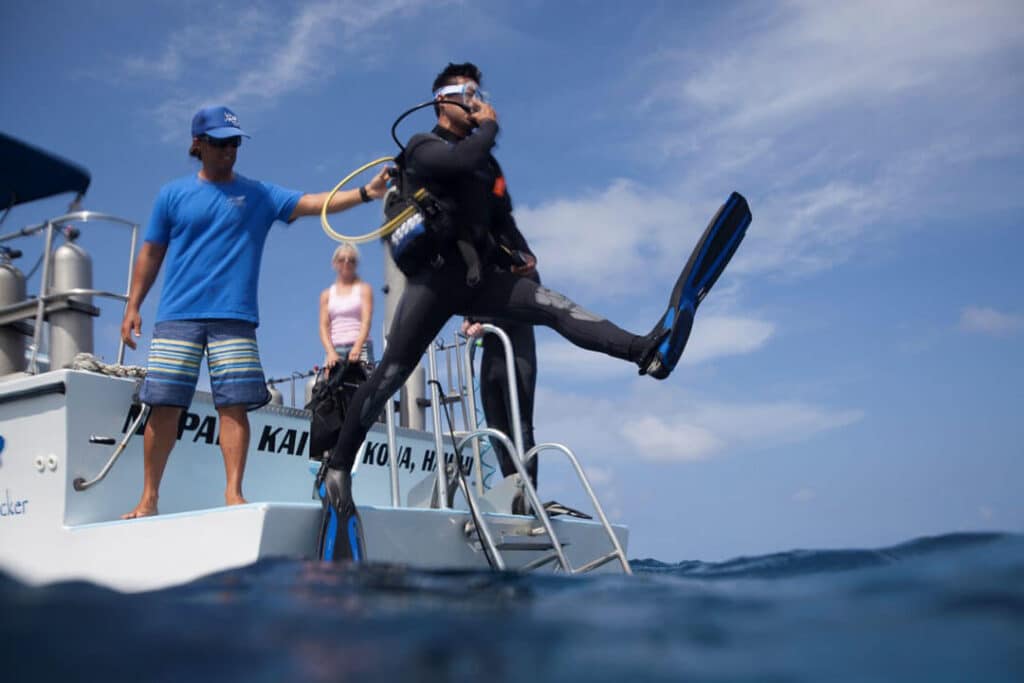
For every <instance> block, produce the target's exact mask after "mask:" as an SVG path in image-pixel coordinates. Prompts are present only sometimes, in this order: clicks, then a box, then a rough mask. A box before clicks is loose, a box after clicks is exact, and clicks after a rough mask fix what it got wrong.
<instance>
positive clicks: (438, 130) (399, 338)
mask: <svg viewBox="0 0 1024 683" xmlns="http://www.w3.org/2000/svg"><path fill="white" fill-rule="evenodd" d="M479 87H480V70H479V69H478V68H477V67H476V66H474V65H473V64H468V63H467V64H449V65H448V66H447V67H446V68H445V69H444V71H442V72H441V74H440V75H438V77H437V78H436V79H435V81H434V98H435V103H436V104H435V108H434V109H435V112H436V113H437V126H436V127H435V128H434V129H433V131H432V132H430V133H420V134H417V135H414V136H413V137H412V139H410V140H409V143H408V145H407V147H406V148H405V151H404V152H403V154H402V156H403V157H404V158H403V159H402V161H401V162H399V165H400V166H401V167H402V168H403V169H404V170H403V173H402V179H401V182H402V183H403V185H405V186H404V187H402V188H401V190H402V194H403V195H404V196H412V195H413V194H414V193H415V192H416V191H417V190H419V189H421V188H423V189H426V190H427V191H429V193H430V194H431V195H433V196H434V197H435V198H437V200H438V201H439V202H440V203H441V204H442V205H444V206H445V207H447V220H448V221H449V222H450V225H451V226H454V228H455V229H456V233H457V234H456V237H455V238H454V239H452V240H450V241H449V242H447V243H443V244H440V245H438V246H437V252H436V253H435V254H434V255H433V256H432V257H431V258H430V259H426V260H424V262H423V264H422V265H421V266H420V267H419V268H418V270H415V271H414V272H406V276H407V278H408V279H407V284H406V287H405V291H404V293H403V295H402V298H401V299H400V301H399V302H398V305H397V307H396V309H395V313H394V317H393V319H392V322H391V329H390V332H389V334H388V344H387V347H386V349H385V351H384V355H383V357H382V358H381V361H380V364H379V365H378V366H377V367H376V369H375V370H374V371H373V373H372V374H371V375H370V377H369V379H368V380H367V381H366V382H365V383H364V384H363V385H362V386H361V387H360V388H359V390H358V391H357V392H356V394H355V396H354V397H353V398H352V401H351V403H350V404H349V410H348V412H347V414H346V416H345V423H344V424H343V425H342V428H341V433H340V435H339V437H338V442H337V444H336V445H335V447H334V449H333V451H332V452H331V455H330V458H329V459H328V460H326V461H325V468H324V469H322V471H321V474H320V475H319V477H318V488H319V492H320V496H321V499H322V501H323V504H324V510H325V517H324V524H323V525H322V528H321V532H320V543H319V545H320V549H321V552H320V556H321V558H323V559H327V560H332V559H346V558H352V559H361V558H362V553H363V546H362V541H361V531H360V522H359V517H358V513H357V512H356V508H355V504H354V502H353V500H352V496H351V474H350V473H351V470H352V465H353V463H354V461H355V457H356V453H357V451H358V450H359V447H360V445H361V444H362V443H363V440H364V439H365V438H366V433H367V431H369V429H370V426H371V425H372V424H373V422H374V421H375V419H376V417H377V415H379V414H380V411H381V410H382V409H383V407H384V405H385V404H386V402H387V400H388V398H389V397H390V396H392V395H393V394H394V393H395V391H397V390H398V388H399V387H401V386H402V384H403V383H404V382H405V380H406V379H407V378H408V377H409V375H410V374H411V373H412V371H413V369H414V368H415V367H416V365H417V363H418V362H419V360H420V358H421V357H422V355H423V352H424V351H425V350H426V349H427V347H428V345H429V344H430V342H431V340H433V339H434V338H435V337H436V336H437V334H438V333H439V332H440V331H441V329H442V328H443V327H444V325H445V323H446V322H447V321H448V320H449V319H450V318H451V317H452V316H455V315H463V316H466V317H468V318H471V319H479V318H499V319H501V320H502V321H511V322H513V323H521V324H525V325H546V326H548V327H551V328H552V329H554V330H555V331H556V332H558V333H559V334H560V335H562V336H563V337H565V338H566V339H568V340H569V341H570V342H572V343H573V344H575V345H576V346H579V347H581V348H584V349H588V350H592V351H599V352H601V353H605V354H607V355H609V356H613V357H615V358H621V359H623V360H627V361H630V362H633V363H636V364H637V365H638V366H639V368H640V373H641V374H650V375H652V376H653V377H655V378H657V379H664V378H665V377H667V376H668V375H669V373H670V372H671V371H672V369H673V367H674V366H675V363H676V361H677V360H678V357H679V354H681V353H682V348H683V346H684V345H685V343H686V339H687V338H688V337H689V332H690V327H691V325H692V321H693V313H694V312H695V310H696V307H697V305H698V304H699V302H700V300H701V299H702V298H703V296H704V295H705V294H706V293H707V290H708V289H710V287H711V285H712V284H713V283H714V280H715V279H716V278H717V277H718V275H719V274H720V273H721V270H722V269H724V267H725V264H726V263H727V262H728V260H729V257H731V256H732V253H733V252H734V251H735V248H736V246H737V245H738V243H739V240H740V239H742V235H743V232H744V231H745V229H746V225H747V224H748V223H749V212H748V211H747V212H746V213H745V216H746V218H745V220H746V222H745V223H744V222H742V221H741V220H740V219H739V218H738V217H737V216H738V215H739V213H740V212H739V211H738V210H734V208H728V207H740V208H742V210H743V211H746V202H745V201H744V200H743V199H742V197H740V196H739V195H737V194H734V195H733V197H731V198H730V200H729V201H730V202H731V204H730V203H727V205H726V206H725V207H723V209H722V210H721V211H719V214H717V215H716V217H715V218H714V219H712V225H710V226H708V230H707V231H706V232H705V235H704V238H702V240H701V242H700V243H699V244H698V246H697V250H695V252H694V254H693V255H692V256H691V258H690V261H689V262H688V263H687V266H686V268H685V269H684V271H683V273H682V274H681V275H680V279H679V280H678V281H677V283H676V287H675V290H674V291H673V294H672V297H671V299H670V301H669V308H668V310H667V311H666V313H665V315H664V316H662V318H661V319H660V320H659V321H658V322H657V323H656V324H655V326H654V328H653V329H652V330H651V331H650V332H649V333H648V334H646V335H636V334H632V333H630V332H627V331H625V330H623V329H622V328H620V327H618V326H616V325H615V324H613V323H611V322H609V321H608V320H606V319H604V318H602V317H600V316H598V315H595V314H594V313H591V312H590V311H587V310H585V309H583V308H581V307H580V306H579V305H577V304H576V303H574V302H573V301H571V300H570V299H568V298H567V297H566V296H564V295H562V294H560V293H558V292H555V291H552V290H550V289H547V288H546V287H543V286H541V285H540V284H539V283H538V282H536V281H535V280H533V279H531V278H529V277H523V276H522V275H519V274H516V273H513V272H511V271H510V270H506V269H503V268H501V267H495V266H500V265H501V259H502V258H504V257H502V256H501V254H502V253H505V254H506V255H507V254H508V251H506V250H505V249H501V248H500V245H502V244H504V245H506V246H508V245H515V244H525V240H524V239H523V237H522V234H521V233H519V230H518V229H517V228H516V225H515V222H514V221H512V220H509V219H510V218H511V215H510V212H509V211H508V207H507V206H503V205H502V203H501V202H497V201H495V197H496V196H497V195H498V194H501V193H504V191H505V189H504V179H503V178H502V176H501V170H500V167H499V166H498V164H497V162H496V161H495V160H494V157H493V156H492V155H491V150H492V149H493V147H494V144H495V138H496V137H497V134H498V120H497V114H496V113H495V111H494V109H493V108H492V107H491V106H490V105H489V104H487V103H486V102H484V101H483V98H482V97H481V94H480V92H479ZM456 104H457V105H462V106H454V105H456ZM463 107H466V108H463ZM466 109H469V111H466ZM734 198H735V199H734ZM726 223H727V229H720V227H721V225H722V224H726ZM723 235H724V237H723ZM709 261H710V262H711V264H712V265H710V266H709V267H707V268H706V267H705V265H706V262H709ZM506 265H507V264H506ZM438 466H441V467H443V464H442V463H439V465H438ZM328 548H329V549H330V551H329V552H328V550H327V549H328Z"/></svg>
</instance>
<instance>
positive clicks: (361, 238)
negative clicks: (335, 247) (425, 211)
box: [320, 157, 400, 243]
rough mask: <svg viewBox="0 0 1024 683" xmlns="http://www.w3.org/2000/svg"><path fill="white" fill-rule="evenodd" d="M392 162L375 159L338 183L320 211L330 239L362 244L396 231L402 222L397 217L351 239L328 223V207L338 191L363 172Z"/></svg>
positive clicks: (321, 222) (322, 222)
mask: <svg viewBox="0 0 1024 683" xmlns="http://www.w3.org/2000/svg"><path fill="white" fill-rule="evenodd" d="M391 161H394V157H381V158H380V159H374V160H373V161H371V162H370V163H368V164H363V165H362V166H360V167H359V168H357V169H356V170H354V171H352V172H351V173H349V174H348V175H347V176H345V177H344V178H342V179H341V182H340V183H338V184H337V185H335V186H334V189H333V190H331V191H330V193H329V194H328V195H327V199H326V200H325V201H324V205H323V207H322V208H321V209H320V225H321V226H322V227H323V229H324V232H326V233H327V236H328V237H330V238H331V239H332V240H336V241H338V242H353V243H362V242H369V241H371V240H375V239H377V238H379V237H386V236H387V235H388V233H390V232H392V231H394V229H395V228H396V227H397V226H398V224H399V222H400V221H397V217H396V220H391V221H388V222H387V223H385V224H384V225H382V226H380V227H379V228H377V229H376V230H373V231H371V232H368V233H366V234H365V235H356V236H353V237H350V236H348V235H342V234H341V233H340V232H338V231H336V230H335V229H334V228H332V227H331V224H330V223H329V222H328V221H327V207H328V206H329V205H330V203H331V200H332V199H334V195H336V194H338V190H340V189H341V188H342V187H344V186H345V184H346V183H348V182H349V181H350V180H352V179H353V178H355V177H356V176H357V175H359V174H360V173H362V172H363V171H366V170H367V169H370V168H373V167H374V166H380V165H381V164H386V163H388V162H391Z"/></svg>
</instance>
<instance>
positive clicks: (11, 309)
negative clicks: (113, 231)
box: [0, 211, 139, 375]
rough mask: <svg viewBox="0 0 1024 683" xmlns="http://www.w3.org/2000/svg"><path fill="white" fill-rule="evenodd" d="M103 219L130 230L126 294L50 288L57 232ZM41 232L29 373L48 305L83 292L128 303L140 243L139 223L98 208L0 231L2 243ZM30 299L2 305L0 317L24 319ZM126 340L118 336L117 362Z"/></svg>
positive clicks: (36, 357) (34, 370) (33, 371)
mask: <svg viewBox="0 0 1024 683" xmlns="http://www.w3.org/2000/svg"><path fill="white" fill-rule="evenodd" d="M94 221H96V222H104V223H112V224H115V225H120V226H123V227H127V228H128V229H129V230H130V231H131V244H130V247H129V251H128V278H127V284H126V285H125V291H124V294H120V293H117V292H110V291H107V290H102V289H92V288H85V287H78V288H72V289H67V290H61V291H51V288H52V286H51V283H50V279H51V276H52V273H53V257H54V250H53V240H54V236H55V235H56V233H57V232H58V230H60V229H61V228H63V227H64V226H66V225H67V224H69V223H72V222H74V223H75V224H76V227H77V225H78V224H82V223H91V222H94ZM39 233H44V246H43V262H42V269H43V271H42V277H41V280H40V284H39V294H38V296H37V297H36V299H35V305H34V307H35V315H34V322H33V328H32V342H31V345H30V346H29V350H30V357H29V364H28V372H29V373H30V374H33V375H35V374H38V372H39V363H38V360H39V352H40V345H41V343H42V334H43V322H44V320H45V317H46V313H47V310H48V307H49V306H51V305H52V304H54V303H58V302H69V301H71V297H83V296H98V297H100V298H105V299H113V300H115V301H121V302H124V303H125V306H127V302H128V296H129V295H130V294H131V282H132V270H133V269H134V267H135V248H136V245H137V243H138V234H139V224H138V223H135V222H134V221H131V220H128V219H126V218H120V217H118V216H113V215H111V214H106V213H100V212H97V211H73V212H71V213H67V214H64V215H63V216H58V217H57V218H51V219H49V220H47V221H44V222H43V223H39V224H38V225H32V226H28V227H25V228H22V229H21V230H16V231H14V232H12V233H7V234H5V235H0V243H3V242H7V241H10V240H14V239H20V238H24V237H30V236H32V235H36V234H39ZM31 301H32V300H31V299H27V300H26V301H22V302H16V303H13V304H9V305H7V306H3V307H0V320H2V321H4V322H8V321H7V320H5V318H11V317H12V316H13V317H14V318H15V319H22V318H25V317H29V316H25V315H23V312H24V311H25V307H26V304H27V302H31ZM124 353H125V343H124V340H123V339H119V340H118V347H117V364H118V365H120V364H122V363H124Z"/></svg>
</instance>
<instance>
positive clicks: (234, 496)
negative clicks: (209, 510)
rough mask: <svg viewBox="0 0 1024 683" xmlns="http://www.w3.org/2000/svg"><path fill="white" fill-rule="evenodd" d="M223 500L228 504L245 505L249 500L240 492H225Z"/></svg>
mask: <svg viewBox="0 0 1024 683" xmlns="http://www.w3.org/2000/svg"><path fill="white" fill-rule="evenodd" d="M224 502H225V503H226V504H228V505H245V504H246V503H248V502H249V501H247V500H246V499H245V498H243V497H242V494H240V493H225V494H224Z"/></svg>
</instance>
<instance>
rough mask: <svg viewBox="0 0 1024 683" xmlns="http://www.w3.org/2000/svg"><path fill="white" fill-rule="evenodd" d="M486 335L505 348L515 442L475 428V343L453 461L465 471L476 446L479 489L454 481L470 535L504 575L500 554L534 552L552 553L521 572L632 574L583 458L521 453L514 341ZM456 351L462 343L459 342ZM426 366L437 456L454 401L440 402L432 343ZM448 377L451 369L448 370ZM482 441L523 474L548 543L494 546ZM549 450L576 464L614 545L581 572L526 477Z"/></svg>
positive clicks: (444, 479)
mask: <svg viewBox="0 0 1024 683" xmlns="http://www.w3.org/2000/svg"><path fill="white" fill-rule="evenodd" d="M483 331H484V334H493V335H495V336H497V337H498V339H500V340H501V344H502V348H503V349H504V353H505V370H506V376H507V377H508V392H509V396H508V400H509V408H510V411H511V416H510V417H511V420H510V422H511V425H512V439H510V438H509V436H508V435H507V434H504V433H503V432H500V431H498V430H496V429H490V428H483V429H480V428H476V425H477V424H478V420H477V414H476V392H475V388H474V386H473V355H474V350H475V344H473V343H467V344H466V347H465V353H464V359H463V366H464V370H463V372H461V373H459V377H460V382H461V380H462V379H463V378H464V379H465V385H464V387H460V391H459V392H458V395H459V396H460V397H462V403H463V414H464V420H465V421H466V423H467V424H466V426H467V429H468V434H465V435H464V436H462V438H461V439H459V442H458V443H457V444H453V445H454V446H455V462H454V463H453V466H454V467H460V468H461V456H462V451H463V449H464V448H465V447H466V445H467V444H473V446H474V458H473V463H474V467H475V469H476V484H477V485H476V489H477V491H475V492H474V491H473V490H472V487H470V486H469V485H468V484H467V482H466V481H465V478H464V477H463V476H461V475H460V476H456V477H455V481H456V483H457V485H458V486H459V488H460V490H461V491H462V494H463V496H464V497H465V498H466V502H467V504H468V505H469V508H470V513H471V515H472V517H473V522H472V523H471V524H472V525H473V526H472V528H469V529H467V531H469V532H470V533H472V531H474V530H476V531H477V532H478V534H477V535H478V536H479V539H480V543H481V545H482V546H483V549H484V551H485V552H486V553H487V554H488V556H489V557H490V558H491V562H492V564H493V565H494V567H495V568H496V569H499V570H504V569H506V568H507V567H508V563H507V562H506V561H505V558H504V556H503V554H502V551H503V550H504V551H517V550H518V551H523V550H529V551H536V550H551V551H552V552H551V553H550V554H548V555H544V556H542V557H540V558H537V559H536V560H533V561H531V562H529V563H527V564H525V565H522V566H520V567H518V570H519V571H530V570H533V569H537V568H539V567H543V566H545V565H547V564H550V563H551V562H555V561H557V562H558V566H559V567H560V568H561V570H562V571H564V572H566V573H568V574H582V573H585V572H588V571H592V570H594V569H597V568H598V567H601V566H603V565H605V564H607V563H608V562H611V561H613V560H616V559H617V560H618V561H619V563H620V565H621V566H622V571H623V572H624V573H626V574H632V573H633V571H632V569H631V568H630V566H629V561H628V560H627V558H626V553H625V551H623V549H622V545H621V544H620V543H619V539H618V537H617V536H616V535H615V530H614V529H613V528H612V526H611V524H610V523H609V522H608V518H607V516H606V515H605V513H604V509H603V508H602V507H601V503H600V501H599V500H598V499H597V494H596V493H595V492H594V489H593V487H592V486H591V485H590V481H589V480H588V479H587V476H586V473H585V472H584V471H583V467H582V466H581V465H580V462H579V459H578V458H577V457H576V455H575V454H574V453H573V452H572V450H571V449H570V448H569V447H568V446H565V445H564V444H559V443H543V444H538V445H536V446H534V447H533V448H531V449H530V450H529V452H527V453H525V454H524V453H523V435H522V430H521V427H520V412H519V392H518V388H517V386H516V372H515V356H514V355H513V352H512V342H511V340H510V339H509V338H508V335H507V334H505V332H504V330H502V329H501V328H500V327H497V326H495V325H490V324H485V325H483ZM455 348H456V349H457V348H458V343H457V342H456V347H455ZM427 357H428V364H429V375H430V378H429V381H428V384H429V386H430V403H431V408H432V409H431V413H432V417H433V427H434V440H435V446H436V449H437V453H439V454H443V453H444V448H443V438H442V432H441V413H440V410H442V409H444V405H445V403H446V402H451V397H449V396H445V397H442V395H441V391H440V388H439V387H440V383H439V379H438V372H437V349H436V345H435V344H433V343H432V344H431V345H430V347H429V349H428V351H427ZM449 374H450V370H449ZM482 437H489V438H491V439H496V440H497V441H498V442H499V443H501V444H502V445H503V446H504V447H505V448H506V449H507V450H508V452H509V453H511V454H512V458H511V460H512V463H513V464H514V466H515V468H516V472H517V473H518V475H519V480H520V486H521V487H522V490H523V493H524V494H525V495H526V498H527V501H528V503H529V506H530V509H531V512H532V513H533V516H534V517H535V518H536V519H537V520H538V521H539V522H540V524H541V527H540V528H539V529H531V530H530V532H529V533H530V535H536V536H540V535H545V536H547V538H548V541H547V543H543V542H537V543H527V544H520V543H517V544H506V543H495V541H494V532H493V530H492V529H491V528H490V525H489V524H488V523H487V520H486V519H485V515H484V513H483V512H482V511H481V508H480V503H479V498H478V496H479V495H482V494H483V464H482V461H481V457H480V450H479V448H478V447H477V445H478V443H477V442H478V441H479V439H481V438H482ZM546 451H558V452H561V453H562V454H563V455H565V456H566V457H567V458H568V459H569V462H570V463H571V464H572V466H573V469H574V470H575V472H576V475H577V477H578V478H579V480H580V482H581V484H582V485H583V488H584V491H585V492H586V494H587V495H588V496H589V498H590V502H591V504H592V505H593V506H594V510H595V511H596V512H597V516H598V519H599V520H600V523H601V526H602V527H603V528H604V531H605V534H607V536H608V539H609V541H610V542H611V546H612V550H611V551H610V552H608V553H607V554H605V555H601V556H600V557H597V558H595V559H593V560H591V561H589V562H586V563H585V564H583V565H581V566H580V567H576V568H573V566H572V565H571V564H570V562H569V559H568V558H567V557H566V556H565V552H564V550H563V544H562V542H561V541H560V540H559V538H558V535H557V534H556V532H555V529H554V526H553V525H552V523H551V518H550V516H549V515H548V513H547V511H546V510H545V509H544V506H543V505H542V504H541V501H540V498H539V496H538V494H537V490H536V488H535V487H534V486H533V484H532V482H531V481H530V477H529V475H528V474H527V471H526V467H525V464H524V463H525V462H527V461H528V460H529V458H534V457H538V456H539V454H540V453H541V452H546ZM439 458H441V459H440V460H439V466H438V473H437V482H436V488H437V491H438V499H439V503H440V505H441V506H442V507H448V501H449V492H448V476H449V468H447V467H442V466H441V465H440V463H442V462H443V455H439Z"/></svg>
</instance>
